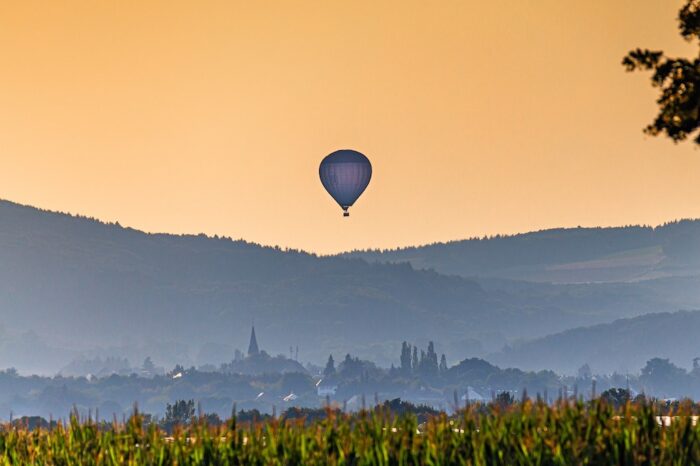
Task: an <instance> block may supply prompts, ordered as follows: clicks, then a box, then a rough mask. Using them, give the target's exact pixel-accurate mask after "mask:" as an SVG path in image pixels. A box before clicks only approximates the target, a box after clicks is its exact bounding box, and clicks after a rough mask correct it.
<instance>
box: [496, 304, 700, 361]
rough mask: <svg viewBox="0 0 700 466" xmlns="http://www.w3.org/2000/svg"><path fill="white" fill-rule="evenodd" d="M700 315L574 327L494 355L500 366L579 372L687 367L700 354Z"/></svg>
mask: <svg viewBox="0 0 700 466" xmlns="http://www.w3.org/2000/svg"><path fill="white" fill-rule="evenodd" d="M698 334H700V311H679V312H673V313H655V314H647V315H643V316H640V317H635V318H631V319H620V320H616V321H614V322H612V323H609V324H600V325H594V326H590V327H582V328H575V329H571V330H567V331H565V332H561V333H557V334H554V335H548V336H546V337H543V338H538V339H536V340H533V341H528V342H524V343H521V344H515V345H513V346H511V347H509V348H507V349H505V350H504V351H502V352H500V353H498V354H494V355H491V356H490V357H489V360H490V361H492V362H494V363H495V364H507V365H510V366H512V367H519V368H521V369H527V370H533V369H544V368H547V369H551V370H554V371H562V372H564V373H575V371H576V369H577V368H579V367H581V366H582V365H584V364H588V365H589V366H590V368H591V369H592V371H593V373H598V374H601V373H611V372H613V371H617V372H619V373H622V374H625V373H631V374H634V373H637V372H638V371H639V370H640V369H641V368H642V367H643V366H644V364H645V363H646V361H648V360H649V359H651V358H654V357H660V358H669V359H670V360H671V362H673V363H674V364H676V365H678V366H682V367H685V368H690V367H692V364H693V359H694V358H696V357H699V356H700V347H699V346H698V343H697V341H698V338H697V335H698Z"/></svg>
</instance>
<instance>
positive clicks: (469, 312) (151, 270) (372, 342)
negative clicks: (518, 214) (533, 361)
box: [0, 201, 700, 373]
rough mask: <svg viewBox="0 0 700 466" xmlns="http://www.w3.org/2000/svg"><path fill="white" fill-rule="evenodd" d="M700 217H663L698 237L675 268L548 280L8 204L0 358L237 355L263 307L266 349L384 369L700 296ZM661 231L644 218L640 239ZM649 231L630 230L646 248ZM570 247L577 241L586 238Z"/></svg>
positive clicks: (0, 268)
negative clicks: (581, 280)
mask: <svg viewBox="0 0 700 466" xmlns="http://www.w3.org/2000/svg"><path fill="white" fill-rule="evenodd" d="M696 225H697V224H696V223H694V222H686V223H679V224H674V225H673V226H669V227H668V230H666V231H668V232H670V231H671V230H674V229H676V230H674V231H676V233H675V235H676V237H679V238H691V239H686V240H683V241H681V240H679V241H675V242H673V245H667V246H663V248H664V249H663V251H664V253H663V254H664V257H665V259H663V260H662V262H663V261H666V262H665V263H667V264H668V266H664V267H661V266H659V267H661V268H663V270H666V271H667V272H668V273H670V271H673V270H675V271H677V275H671V276H670V277H668V278H664V279H658V280H649V281H637V282H634V283H603V284H596V285H589V284H578V285H552V284H546V283H527V282H522V281H514V280H509V279H502V278H492V279H486V278H480V279H478V280H477V279H473V278H465V277H459V276H455V275H452V276H450V275H446V274H442V273H439V272H437V271H432V270H418V269H416V267H414V266H412V265H410V264H408V263H397V264H383V263H374V262H367V261H365V260H362V259H359V258H346V257H318V256H316V255H314V254H309V253H305V252H302V251H294V250H282V249H280V248H273V247H263V246H260V245H257V244H253V243H249V242H246V241H242V240H232V239H230V238H220V237H213V238H212V237H207V236H205V235H169V234H147V233H144V232H141V231H137V230H134V229H131V228H124V227H122V226H120V225H119V224H108V223H103V222H100V221H98V220H95V219H90V218H86V217H79V216H71V215H66V214H61V213H56V212H47V211H43V210H40V209H36V208H33V207H27V206H22V205H18V204H15V203H11V202H8V201H0V368H2V367H9V366H16V367H17V368H18V369H19V370H20V371H21V372H35V371H38V372H43V373H55V372H56V371H58V369H59V368H60V367H63V366H65V365H66V364H68V363H69V362H70V361H72V360H74V359H78V360H80V359H81V358H87V359H93V358H97V357H100V358H102V359H105V358H108V357H118V358H128V360H129V364H130V365H131V366H132V367H140V366H141V363H142V361H143V359H144V358H145V357H146V356H151V357H152V359H153V362H154V363H155V364H157V365H158V366H163V367H166V368H171V367H173V366H174V364H176V363H180V364H183V365H185V366H186V367H189V366H190V365H199V364H214V365H216V366H218V365H219V364H222V363H227V362H230V361H231V360H232V359H233V353H234V349H236V348H238V349H245V348H247V344H248V336H249V332H250V325H251V324H252V322H253V320H255V324H256V330H257V334H258V341H259V343H260V347H261V349H264V350H266V351H267V352H268V353H270V354H271V355H273V356H276V355H277V354H284V355H288V354H289V352H290V347H294V348H296V347H297V346H299V359H300V360H301V361H309V360H311V361H315V362H316V363H320V364H324V363H325V360H326V359H327V358H328V354H329V353H331V352H332V353H333V354H334V356H335V357H336V359H338V360H340V358H342V357H344V355H345V354H346V353H352V354H353V355H355V356H360V357H362V358H364V359H370V360H372V361H375V362H377V363H378V364H381V365H385V366H388V365H389V364H391V363H398V355H399V352H400V347H401V342H402V341H403V340H407V341H410V342H412V343H413V344H419V345H421V346H425V345H427V342H428V340H434V341H435V344H436V349H437V351H438V352H441V353H442V352H444V353H446V354H447V357H448V360H449V361H450V362H456V361H458V360H462V359H464V358H465V357H474V356H484V355H486V354H488V353H491V352H494V351H497V350H498V349H500V348H501V347H502V346H503V345H504V344H505V343H508V342H512V341H515V340H518V339H532V338H537V337H540V336H544V335H547V334H552V333H556V332H560V331H562V330H565V329H568V328H572V327H577V326H583V325H591V324H596V323H602V322H610V321H612V320H614V319H616V318H620V317H628V316H636V315H640V314H644V313H648V312H659V311H675V310H678V309H681V308H700V295H698V294H697V293H693V292H692V290H695V289H697V287H698V285H699V284H700V278H698V276H690V275H688V276H686V275H685V274H687V273H689V272H688V271H692V270H693V268H692V267H691V266H690V265H688V266H683V267H682V266H681V265H679V264H682V263H683V261H684V260H685V261H686V262H688V263H689V264H691V265H692V260H691V259H692V257H693V255H694V254H695V252H694V251H695V249H693V248H694V247H695V246H694V243H693V242H692V241H694V238H695V237H694V236H693V235H692V234H691V232H692V231H694V230H693V229H694V228H695V227H696ZM655 231H656V230H652V229H640V232H639V236H640V237H646V236H648V235H649V232H652V236H654V235H656V233H655ZM620 234H621V235H622V236H623V237H624V234H622V233H620ZM668 234H670V233H668ZM645 235H646V236H645ZM555 236H556V235H555ZM584 236H585V235H584ZM644 241H648V240H647V239H644V240H641V239H640V240H636V243H634V242H633V243H634V246H635V247H637V246H639V247H642V246H644V247H648V246H646V243H644ZM486 243H487V242H485V243H484V244H486ZM624 243H625V241H624V238H622V239H619V240H618V241H617V243H615V244H616V246H614V247H612V246H611V247H610V250H619V249H620V248H621V247H622V246H620V245H623V244H624ZM489 244H491V243H489ZM493 244H494V245H497V244H499V243H493ZM508 244H510V243H508ZM562 244H563V243H562ZM584 244H586V242H585V241H584ZM566 245H567V246H566V247H567V248H571V249H574V250H575V249H577V242H576V241H573V240H567V242H566ZM674 245H675V246H674ZM674 247H675V248H680V249H679V251H683V250H687V251H688V254H685V255H684V254H681V252H675V253H674V252H673V251H675V249H674ZM538 248H539V249H540V250H543V251H544V250H545V249H547V247H545V246H538ZM591 248H593V246H591V247H589V248H588V249H591ZM683 248H686V249H683ZM487 249H489V251H491V250H493V254H494V263H496V264H499V263H500V264H506V265H507V264H508V263H514V262H518V261H517V260H516V259H510V262H508V261H506V256H508V254H512V255H514V256H516V257H517V255H518V252H517V251H518V249H517V248H516V247H515V245H510V246H508V248H506V251H508V254H506V253H504V252H499V249H498V248H497V247H495V246H488V248H487ZM526 249H527V248H526ZM560 249H562V252H561V254H560V255H567V256H568V257H574V258H580V257H581V252H580V251H578V252H577V251H573V252H567V251H564V250H563V249H565V248H564V245H562V246H561V248H560ZM583 249H586V248H583ZM593 249H595V248H593ZM523 254H525V255H526V256H529V255H531V252H529V250H528V251H526V252H524V253H523ZM591 254H592V253H591ZM547 257H549V256H547ZM671 257H675V258H676V259H673V260H671V259H670V258H671ZM683 257H685V259H684V258H683ZM487 259H488V258H487V257H486V256H484V258H483V259H482V262H483V263H484V264H489V260H487ZM529 260H530V261H532V260H534V259H532V258H531V259H529ZM548 260H549V259H548ZM671 264H675V265H674V267H676V268H675V269H673V268H671ZM489 267H490V266H487V265H484V270H502V267H505V266H504V265H497V266H495V267H491V268H489ZM661 268H660V269H659V270H661ZM674 273H675V272H674ZM482 275H488V274H482ZM295 352H296V350H295Z"/></svg>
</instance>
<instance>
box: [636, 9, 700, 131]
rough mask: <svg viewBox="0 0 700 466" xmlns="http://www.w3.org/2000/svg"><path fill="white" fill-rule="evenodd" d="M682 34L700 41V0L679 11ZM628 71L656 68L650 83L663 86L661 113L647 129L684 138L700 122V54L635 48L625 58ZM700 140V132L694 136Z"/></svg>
mask: <svg viewBox="0 0 700 466" xmlns="http://www.w3.org/2000/svg"><path fill="white" fill-rule="evenodd" d="M678 23H679V28H680V33H681V36H683V38H684V39H685V40H687V41H695V42H696V43H700V0H687V1H686V3H685V5H684V6H683V7H682V8H681V10H680V12H679V14H678ZM622 64H623V65H624V66H625V68H626V69H627V71H635V70H653V74H652V76H651V84H652V86H654V87H657V88H659V89H660V93H661V95H660V96H659V98H658V99H657V101H656V102H657V104H658V105H659V113H658V115H657V116H656V118H655V119H654V121H653V122H652V123H651V124H650V125H648V126H647V127H646V128H645V129H644V132H645V133H647V134H650V135H652V136H656V135H658V134H660V133H665V134H666V136H668V137H670V138H671V139H672V140H673V141H674V142H679V141H683V140H685V139H686V138H687V137H688V136H690V135H691V134H692V133H694V132H695V131H696V130H697V129H698V127H699V126H700V118H699V111H700V108H699V107H700V58H698V57H697V56H696V57H691V58H671V57H668V56H666V55H665V54H664V52H663V51H661V50H649V49H636V50H632V51H630V52H629V53H628V54H627V56H626V57H625V58H624V59H623V60H622ZM695 143H696V144H700V135H698V136H696V137H695Z"/></svg>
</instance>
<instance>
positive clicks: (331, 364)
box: [323, 354, 335, 377]
mask: <svg viewBox="0 0 700 466" xmlns="http://www.w3.org/2000/svg"><path fill="white" fill-rule="evenodd" d="M323 375H325V376H326V377H331V376H333V375H335V361H333V355H332V354H329V355H328V362H327V363H326V368H325V369H323Z"/></svg>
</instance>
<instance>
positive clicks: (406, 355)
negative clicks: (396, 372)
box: [401, 341, 411, 374]
mask: <svg viewBox="0 0 700 466" xmlns="http://www.w3.org/2000/svg"><path fill="white" fill-rule="evenodd" d="M401 372H403V373H404V374H410V373H411V345H409V344H408V343H406V342H405V341H404V342H403V343H402V344H401Z"/></svg>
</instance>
